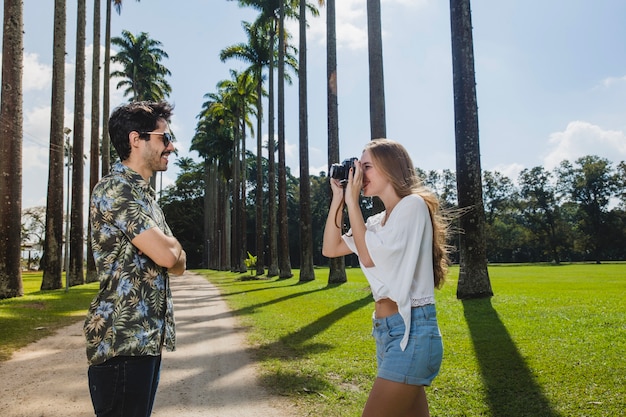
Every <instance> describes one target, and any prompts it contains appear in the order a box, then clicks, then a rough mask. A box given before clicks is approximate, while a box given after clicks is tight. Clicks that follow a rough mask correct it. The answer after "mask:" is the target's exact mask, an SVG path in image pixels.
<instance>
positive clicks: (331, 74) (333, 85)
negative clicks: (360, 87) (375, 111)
mask: <svg viewBox="0 0 626 417" xmlns="http://www.w3.org/2000/svg"><path fill="white" fill-rule="evenodd" d="M326 60H327V61H326V76H327V81H328V84H327V86H326V97H327V103H328V166H329V167H330V166H331V165H332V164H333V163H335V162H339V111H338V107H337V30H336V20H335V0H326ZM328 193H329V195H330V193H331V190H330V186H328ZM329 201H330V200H329ZM347 280H348V279H347V277H346V262H345V258H344V257H343V256H340V257H338V258H331V259H330V269H329V272H328V283H329V284H335V283H342V282H346V281H347Z"/></svg>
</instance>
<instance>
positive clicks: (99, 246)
mask: <svg viewBox="0 0 626 417" xmlns="http://www.w3.org/2000/svg"><path fill="white" fill-rule="evenodd" d="M171 115H172V107H171V106H170V105H169V104H168V103H166V102H158V103H155V102H134V103H129V104H126V105H122V106H120V107H118V108H116V109H115V110H114V111H113V113H112V114H111V117H110V119H109V134H110V137H111V142H112V144H113V146H114V147H115V150H116V151H117V154H118V155H119V157H120V162H117V163H116V164H115V165H114V166H113V168H112V170H111V174H110V175H107V176H105V177H104V178H102V179H101V180H100V182H98V184H96V186H95V187H94V189H93V194H92V198H91V204H90V209H89V221H90V224H91V244H92V249H93V255H94V259H95V262H96V270H97V273H98V279H99V281H100V290H99V292H98V294H97V295H96V297H95V298H94V300H93V301H92V303H91V306H90V307H89V310H88V312H87V318H86V319H85V327H84V331H85V337H86V339H87V359H88V361H89V371H88V376H89V390H90V392H91V400H92V403H93V406H94V410H95V413H96V415H97V416H98V417H104V416H124V417H129V416H141V417H147V416H150V414H151V412H152V405H153V404H154V398H155V394H156V389H157V385H158V382H159V372H160V366H161V351H162V348H163V346H165V347H166V349H167V350H174V348H175V343H176V333H175V328H174V315H173V303H172V294H171V291H170V286H169V273H172V274H176V275H180V274H182V273H183V272H184V271H185V267H186V259H187V256H186V253H185V251H184V250H183V248H182V247H181V245H180V243H179V242H178V240H176V238H174V237H173V236H172V232H171V230H170V228H169V227H168V225H167V223H166V222H165V217H164V215H163V212H162V211H161V208H160V207H159V206H158V204H157V202H156V200H155V193H154V190H153V189H152V187H150V177H151V176H152V175H154V174H155V173H156V172H157V171H165V170H167V164H168V159H169V156H170V155H171V154H172V152H173V151H174V144H173V143H172V136H171V133H170V131H169V125H168V122H169V120H170V117H171Z"/></svg>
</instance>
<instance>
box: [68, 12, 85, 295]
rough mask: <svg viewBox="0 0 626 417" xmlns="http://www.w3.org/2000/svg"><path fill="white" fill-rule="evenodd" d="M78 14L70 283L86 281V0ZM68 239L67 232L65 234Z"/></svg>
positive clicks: (79, 283) (76, 283) (78, 283)
mask: <svg viewBox="0 0 626 417" xmlns="http://www.w3.org/2000/svg"><path fill="white" fill-rule="evenodd" d="M76 14H77V18H76V74H75V83H74V84H75V86H74V143H73V146H72V152H73V154H72V160H73V161H74V165H73V167H72V215H71V229H70V236H69V238H70V265H69V268H68V269H67V270H68V271H69V283H70V285H81V284H84V283H85V277H84V272H83V263H84V255H83V252H84V240H83V200H84V198H83V181H84V164H83V154H84V143H85V29H86V26H87V18H86V11H85V0H78V5H77V13H76ZM66 239H67V236H66Z"/></svg>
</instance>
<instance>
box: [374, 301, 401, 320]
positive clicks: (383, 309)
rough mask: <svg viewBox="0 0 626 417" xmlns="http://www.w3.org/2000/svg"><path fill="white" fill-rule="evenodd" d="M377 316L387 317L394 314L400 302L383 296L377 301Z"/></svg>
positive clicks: (378, 317)
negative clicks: (397, 302)
mask: <svg viewBox="0 0 626 417" xmlns="http://www.w3.org/2000/svg"><path fill="white" fill-rule="evenodd" d="M374 304H375V307H374V309H375V311H376V318H377V319H382V318H385V317H389V316H393V315H394V314H396V313H397V312H398V304H396V302H395V301H392V300H390V299H389V298H382V299H380V300H378V301H376V302H375V303H374Z"/></svg>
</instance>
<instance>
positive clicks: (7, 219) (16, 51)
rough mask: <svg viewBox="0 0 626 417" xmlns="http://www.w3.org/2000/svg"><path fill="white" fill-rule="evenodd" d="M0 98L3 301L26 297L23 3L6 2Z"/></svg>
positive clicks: (0, 269)
mask: <svg viewBox="0 0 626 417" xmlns="http://www.w3.org/2000/svg"><path fill="white" fill-rule="evenodd" d="M3 16H4V18H3V22H4V25H3V31H2V96H1V98H0V119H1V120H2V126H1V127H0V140H1V141H2V146H1V147H0V172H2V173H3V175H0V195H2V197H3V198H2V201H0V235H2V239H0V299H2V298H9V297H19V296H21V295H23V294H24V289H23V286H22V268H21V251H20V247H21V224H22V221H21V215H22V213H21V211H22V135H23V128H22V68H23V56H24V50H23V47H24V36H23V31H24V11H23V2H22V1H21V0H5V2H4V15H3Z"/></svg>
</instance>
